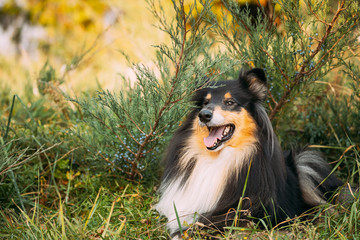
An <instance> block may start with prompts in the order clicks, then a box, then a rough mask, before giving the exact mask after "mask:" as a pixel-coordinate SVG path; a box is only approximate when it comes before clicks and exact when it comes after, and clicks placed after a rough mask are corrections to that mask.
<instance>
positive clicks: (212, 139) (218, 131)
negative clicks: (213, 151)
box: [204, 126, 225, 148]
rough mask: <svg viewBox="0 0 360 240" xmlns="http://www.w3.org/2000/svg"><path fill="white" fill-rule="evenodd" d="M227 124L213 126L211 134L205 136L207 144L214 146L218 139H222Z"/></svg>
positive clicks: (207, 145)
mask: <svg viewBox="0 0 360 240" xmlns="http://www.w3.org/2000/svg"><path fill="white" fill-rule="evenodd" d="M224 129H225V126H222V127H212V128H211V131H210V133H209V136H208V137H206V138H204V143H205V146H206V147H208V148H210V147H212V146H214V143H216V140H217V139H221V136H222V133H223V132H224Z"/></svg>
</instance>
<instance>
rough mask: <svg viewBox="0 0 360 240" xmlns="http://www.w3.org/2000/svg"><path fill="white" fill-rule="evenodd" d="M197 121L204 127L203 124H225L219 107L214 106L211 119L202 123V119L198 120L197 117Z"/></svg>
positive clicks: (209, 125)
mask: <svg viewBox="0 0 360 240" xmlns="http://www.w3.org/2000/svg"><path fill="white" fill-rule="evenodd" d="M198 121H199V125H200V126H202V127H204V126H208V127H211V126H222V125H224V124H226V121H225V117H224V116H223V115H222V114H221V113H220V111H219V107H216V108H215V110H214V111H213V116H212V118H211V121H210V122H208V123H206V124H205V123H203V122H202V121H200V119H198Z"/></svg>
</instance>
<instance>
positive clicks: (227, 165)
mask: <svg viewBox="0 0 360 240" xmlns="http://www.w3.org/2000/svg"><path fill="white" fill-rule="evenodd" d="M244 153H245V154H244ZM191 157H196V159H197V161H196V164H195V166H194V169H193V171H192V173H191V175H190V176H189V178H188V179H187V180H186V182H185V184H181V181H182V180H183V176H181V177H179V178H175V179H171V180H170V181H169V182H167V183H163V185H162V186H161V189H160V191H161V193H162V196H161V199H160V201H159V203H158V204H157V205H156V206H155V208H156V210H157V211H159V212H160V214H162V215H165V216H166V217H167V219H168V220H169V222H168V228H169V230H170V233H172V232H173V231H175V230H176V229H178V223H177V219H176V214H175V210H174V204H175V206H176V209H177V212H178V215H179V218H180V222H181V224H182V223H183V222H184V221H186V222H187V223H188V224H191V223H194V222H196V220H197V219H198V218H199V217H200V216H201V215H202V214H204V213H210V212H212V211H213V210H214V209H215V207H216V205H217V203H218V201H219V199H220V197H221V196H222V193H223V191H224V189H225V187H226V181H227V177H228V176H229V175H230V174H231V172H233V171H236V170H237V169H239V167H241V165H242V164H243V163H244V159H245V158H246V157H249V155H248V151H243V152H241V154H239V152H237V151H236V150H235V149H233V148H230V147H227V148H224V149H223V150H222V151H221V153H219V155H218V156H217V157H216V158H211V157H209V156H201V155H196V156H194V155H192V154H187V155H185V156H183V159H182V160H184V161H186V160H187V159H186V158H191Z"/></svg>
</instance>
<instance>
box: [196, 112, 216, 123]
mask: <svg viewBox="0 0 360 240" xmlns="http://www.w3.org/2000/svg"><path fill="white" fill-rule="evenodd" d="M212 116H213V114H212V111H210V110H207V109H203V110H201V111H200V112H199V119H200V121H202V122H203V123H207V122H210V120H211V118H212Z"/></svg>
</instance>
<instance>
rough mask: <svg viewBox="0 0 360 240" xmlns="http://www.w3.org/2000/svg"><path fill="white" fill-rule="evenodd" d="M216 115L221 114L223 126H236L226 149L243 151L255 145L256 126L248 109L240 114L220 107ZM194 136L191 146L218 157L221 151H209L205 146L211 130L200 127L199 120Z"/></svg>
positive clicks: (195, 126) (225, 145) (225, 143)
mask: <svg viewBox="0 0 360 240" xmlns="http://www.w3.org/2000/svg"><path fill="white" fill-rule="evenodd" d="M214 114H221V115H222V116H223V117H224V119H225V121H224V123H223V124H222V125H226V124H230V123H232V124H234V125H235V131H234V133H233V135H232V137H231V139H229V140H228V141H226V142H224V143H223V145H224V147H227V146H230V147H232V148H236V149H239V150H240V149H243V148H245V147H247V146H249V145H252V144H254V143H255V142H256V141H257V140H256V137H255V131H256V124H255V121H254V119H253V118H252V117H251V115H250V114H249V112H248V111H246V109H242V110H241V111H240V112H232V111H224V110H222V109H221V108H220V107H217V108H215V110H214ZM193 131H194V134H193V136H192V137H191V139H190V145H191V146H193V147H196V148H198V149H199V151H204V152H206V153H207V154H208V155H210V156H213V157H216V156H218V154H219V151H211V150H208V149H207V148H206V146H205V144H204V138H206V137H208V136H209V130H208V128H207V127H206V126H200V125H199V121H198V119H195V121H194V124H193Z"/></svg>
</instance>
